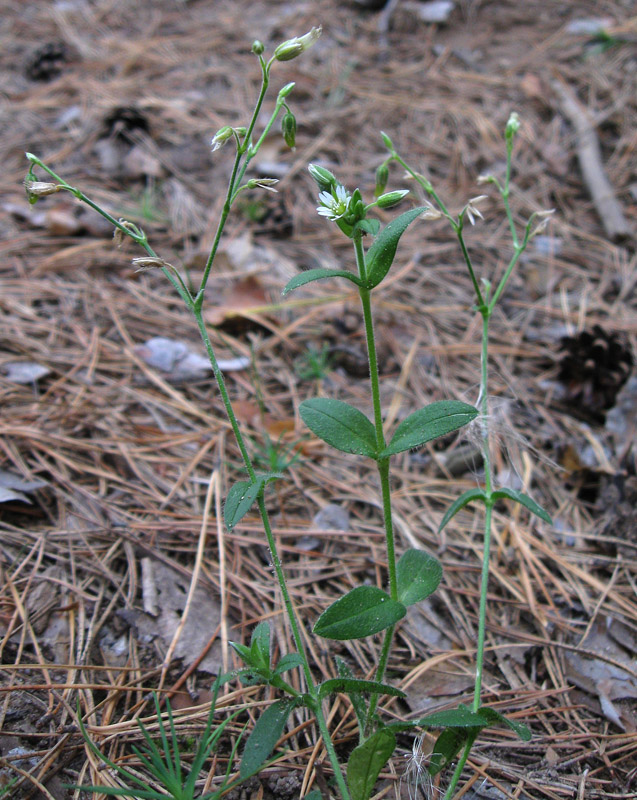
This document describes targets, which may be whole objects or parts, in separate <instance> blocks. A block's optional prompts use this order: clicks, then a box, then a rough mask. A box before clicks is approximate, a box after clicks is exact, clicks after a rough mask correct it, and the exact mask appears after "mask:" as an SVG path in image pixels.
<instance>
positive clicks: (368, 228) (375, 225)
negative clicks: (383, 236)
mask: <svg viewBox="0 0 637 800" xmlns="http://www.w3.org/2000/svg"><path fill="white" fill-rule="evenodd" d="M356 229H358V230H361V231H364V232H365V233H370V234H371V235H372V236H376V235H377V233H378V231H379V230H380V221H379V220H377V219H361V220H359V222H357V223H356V225H354V230H356Z"/></svg>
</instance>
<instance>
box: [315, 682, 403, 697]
mask: <svg viewBox="0 0 637 800" xmlns="http://www.w3.org/2000/svg"><path fill="white" fill-rule="evenodd" d="M318 691H319V697H320V698H323V697H326V696H327V695H328V694H336V693H337V692H342V693H343V694H362V693H365V694H386V695H388V696H389V697H406V695H405V693H404V692H403V691H401V690H400V689H397V688H396V687H395V686H389V684H387V683H378V681H361V680H358V679H357V678H331V679H330V680H328V681H324V682H323V683H322V684H321V685H320V686H319V687H318Z"/></svg>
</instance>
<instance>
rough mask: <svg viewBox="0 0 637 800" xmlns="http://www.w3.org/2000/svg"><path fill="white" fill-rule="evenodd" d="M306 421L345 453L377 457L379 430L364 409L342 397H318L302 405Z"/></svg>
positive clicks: (302, 414) (327, 440) (318, 434)
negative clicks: (332, 398) (333, 398)
mask: <svg viewBox="0 0 637 800" xmlns="http://www.w3.org/2000/svg"><path fill="white" fill-rule="evenodd" d="M299 412H300V414H301V417H302V419H303V422H305V424H306V425H307V427H308V428H309V429H310V430H311V431H312V432H313V433H315V434H316V435H317V436H318V437H319V439H323V441H324V442H327V443H328V444H331V445H332V447H335V448H336V449H337V450H342V451H343V452H344V453H356V455H362V456H369V457H370V458H375V457H376V431H375V429H374V426H373V425H372V423H371V422H370V421H369V420H368V419H367V417H366V416H365V414H363V412H362V411H359V410H358V409H357V408H354V406H350V405H349V404H348V403H343V402H342V401H341V400H330V399H329V398H326V397H314V398H312V399H311V400H305V401H304V402H303V403H301V405H300V407H299Z"/></svg>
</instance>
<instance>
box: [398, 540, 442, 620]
mask: <svg viewBox="0 0 637 800" xmlns="http://www.w3.org/2000/svg"><path fill="white" fill-rule="evenodd" d="M396 578H397V583H398V599H399V600H400V602H401V603H403V605H406V606H413V605H414V603H419V602H420V601H421V600H424V599H425V598H427V597H429V595H430V594H433V593H434V592H435V591H436V589H437V588H438V584H439V583H440V580H441V579H442V566H441V564H440V562H439V561H438V559H437V558H434V557H433V556H430V555H429V554H428V553H425V551H424V550H413V549H410V550H406V551H405V552H404V553H403V554H402V556H401V557H400V559H399V561H398V564H397V565H396Z"/></svg>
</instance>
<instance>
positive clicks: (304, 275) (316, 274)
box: [281, 267, 361, 295]
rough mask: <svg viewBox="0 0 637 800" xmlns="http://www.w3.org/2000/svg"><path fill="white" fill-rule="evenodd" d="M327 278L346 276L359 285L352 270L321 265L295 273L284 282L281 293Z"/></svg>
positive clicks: (358, 280)
mask: <svg viewBox="0 0 637 800" xmlns="http://www.w3.org/2000/svg"><path fill="white" fill-rule="evenodd" d="M327 278H346V279H347V280H348V281H351V282H352V283H355V284H356V285H357V286H360V285H361V282H360V279H359V278H358V277H357V276H356V275H354V273H353V272H349V271H348V270H346V269H328V268H327V267H321V268H318V269H308V270H305V271H304V272H299V274H298V275H295V276H294V277H293V278H292V279H291V280H289V281H288V282H287V283H286V284H285V288H284V289H283V291H282V292H281V294H284V295H285V294H287V293H288V292H292V291H294V289H298V288H299V286H305V284H306V283H312V282H313V281H322V280H326V279H327Z"/></svg>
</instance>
